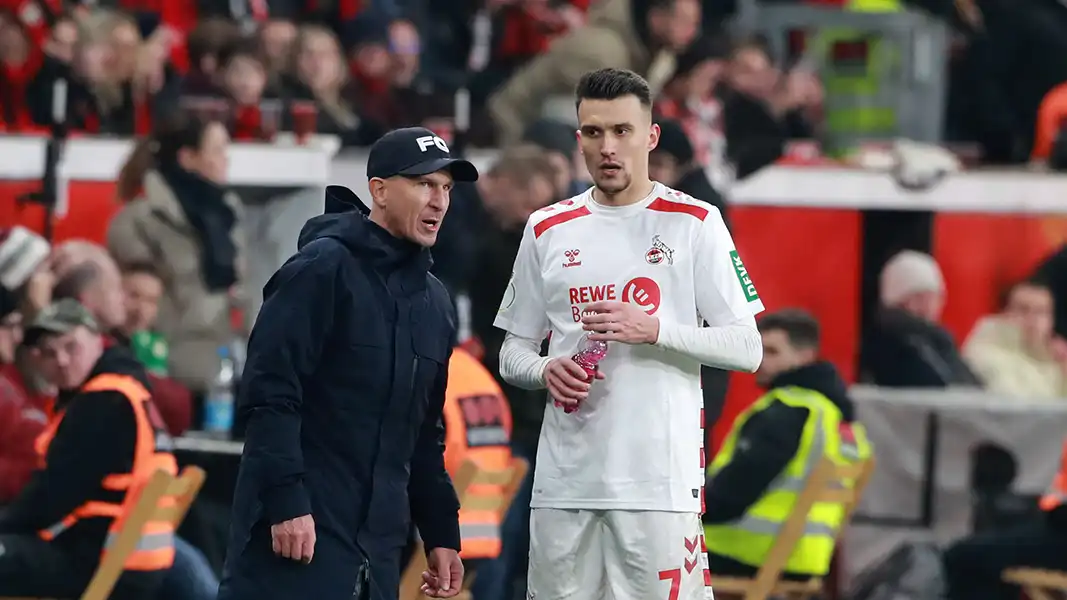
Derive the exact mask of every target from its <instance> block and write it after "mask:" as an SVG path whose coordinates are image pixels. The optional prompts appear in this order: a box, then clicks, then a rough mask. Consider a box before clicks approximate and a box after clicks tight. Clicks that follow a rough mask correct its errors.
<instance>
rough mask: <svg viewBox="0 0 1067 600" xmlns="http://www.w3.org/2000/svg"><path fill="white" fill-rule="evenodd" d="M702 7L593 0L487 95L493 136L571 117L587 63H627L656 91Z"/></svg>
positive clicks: (693, 1) (513, 136)
mask: <svg viewBox="0 0 1067 600" xmlns="http://www.w3.org/2000/svg"><path fill="white" fill-rule="evenodd" d="M700 15H701V8H700V2H699V1H698V0H596V1H595V2H593V4H592V5H591V6H590V7H589V21H588V24H587V25H586V26H585V27H582V28H579V29H576V30H574V31H571V32H569V33H567V34H564V35H563V36H562V37H560V38H559V39H557V40H555V41H554V42H553V43H552V45H551V47H549V49H548V51H546V52H545V53H544V54H541V55H540V56H537V57H536V58H534V59H532V60H531V61H530V62H529V63H527V64H526V65H525V66H523V67H522V68H521V69H520V70H519V71H518V72H517V73H515V75H514V76H513V77H512V78H511V79H510V80H508V81H507V82H506V83H505V84H504V85H503V87H501V89H500V90H498V91H497V92H496V93H495V94H493V96H492V97H490V99H489V113H490V115H491V116H492V118H493V121H494V123H495V124H496V127H497V131H498V132H499V135H500V140H499V141H500V142H501V144H502V145H511V144H514V143H517V142H518V141H519V140H520V139H521V138H522V134H523V132H524V131H525V130H526V126H527V125H528V124H530V123H532V122H534V121H535V120H537V119H539V118H541V117H549V118H557V119H558V118H561V117H564V118H566V119H567V120H574V115H573V113H574V86H575V85H577V84H578V80H579V79H580V78H581V76H582V75H583V74H584V73H586V72H588V71H594V70H596V69H602V68H606V67H613V68H617V69H629V70H631V71H635V72H637V73H638V74H640V75H642V76H644V77H645V79H646V80H648V82H649V85H650V86H651V88H652V92H653V94H654V95H655V94H658V93H659V90H660V89H661V88H662V87H663V85H664V84H665V83H666V82H667V80H668V79H670V77H671V75H672V74H673V73H674V56H675V54H676V53H677V52H680V51H681V50H682V49H684V48H685V47H686V46H688V45H689V43H690V42H692V41H693V38H695V37H696V35H697V33H698V31H699V27H700ZM560 99H561V100H562V106H563V107H564V108H562V109H560V108H558V106H559V104H556V101H557V100H560ZM561 111H562V112H565V113H566V114H556V113H560V112H561Z"/></svg>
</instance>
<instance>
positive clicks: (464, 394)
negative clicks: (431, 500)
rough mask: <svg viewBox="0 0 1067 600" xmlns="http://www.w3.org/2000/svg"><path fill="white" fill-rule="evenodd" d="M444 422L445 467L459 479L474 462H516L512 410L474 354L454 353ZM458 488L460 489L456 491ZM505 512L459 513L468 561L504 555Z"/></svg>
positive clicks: (488, 465) (482, 489)
mask: <svg viewBox="0 0 1067 600" xmlns="http://www.w3.org/2000/svg"><path fill="white" fill-rule="evenodd" d="M442 419H443V420H444V425H445V469H447V470H448V473H449V475H451V476H452V477H453V478H455V476H456V473H457V472H458V471H459V468H460V466H461V465H462V464H463V463H464V462H466V461H468V460H471V461H474V462H475V463H476V464H477V465H478V466H479V467H481V468H483V469H489V470H493V471H501V470H503V469H505V468H507V466H508V463H510V462H511V446H510V443H511V410H510V409H509V408H508V401H507V399H506V398H504V394H503V393H502V392H501V391H500V386H499V385H497V383H496V380H495V379H493V376H492V374H490V373H489V371H488V370H487V369H486V368H485V367H484V366H482V363H480V362H478V359H476V358H474V357H473V356H472V355H471V354H470V353H469V352H467V351H466V350H464V349H462V348H456V349H455V350H453V351H452V358H451V359H450V360H449V361H448V388H447V389H446V391H445V405H444V409H443V411H442ZM457 491H459V490H457ZM470 492H471V493H472V494H480V495H489V496H493V495H499V494H502V493H503V489H502V488H501V487H500V486H483V485H478V486H476V487H474V488H472V489H471V490H470ZM500 521H501V519H500V515H496V514H493V513H492V512H490V511H476V510H469V509H464V508H463V507H462V506H461V507H460V511H459V531H460V536H461V538H462V547H463V549H462V551H461V552H460V557H461V558H463V559H477V558H496V557H497V556H499V555H500Z"/></svg>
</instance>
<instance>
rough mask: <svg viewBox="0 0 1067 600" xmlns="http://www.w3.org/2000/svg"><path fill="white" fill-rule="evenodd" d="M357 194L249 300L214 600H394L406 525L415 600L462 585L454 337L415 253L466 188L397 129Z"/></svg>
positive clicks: (438, 157)
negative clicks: (421, 564) (238, 434)
mask: <svg viewBox="0 0 1067 600" xmlns="http://www.w3.org/2000/svg"><path fill="white" fill-rule="evenodd" d="M367 176H368V177H369V179H370V181H369V188H370V193H371V200H372V206H371V208H370V210H369V211H367V210H366V209H364V207H363V206H362V204H361V203H360V201H359V199H358V198H356V197H355V195H354V194H353V193H352V192H351V191H349V190H347V189H345V188H339V187H330V188H328V189H327V211H326V212H327V214H325V215H322V216H320V217H315V218H314V219H311V220H310V221H308V223H307V224H306V225H305V226H304V230H303V231H302V232H301V235H300V241H299V245H298V252H297V253H296V254H295V255H294V256H293V257H292V258H290V259H289V261H288V262H286V264H285V265H283V266H282V267H281V269H279V270H278V272H277V273H275V274H274V276H273V277H272V278H271V280H270V281H269V282H267V285H266V286H265V288H264V292H263V296H264V303H263V308H262V309H261V311H260V314H259V317H258V319H257V320H256V325H255V328H254V329H253V330H252V335H251V337H250V339H249V342H248V359H247V363H246V365H245V370H244V376H243V379H242V389H241V397H240V399H239V401H238V413H239V416H240V418H242V419H247V439H246V441H245V447H244V456H243V457H242V460H241V470H240V473H239V475H238V479H237V486H236V490H235V494H234V508H233V515H232V525H231V535H230V544H229V551H228V555H227V559H226V568H225V569H224V573H223V581H222V586H221V588H220V590H219V600H270V599H272V598H277V599H279V600H290V599H292V598H314V599H315V600H342V599H344V600H349V599H350V598H353V597H358V595H359V594H357V593H355V592H359V593H361V594H363V597H370V598H373V599H375V600H395V599H396V598H397V594H398V587H399V578H400V572H401V565H400V564H399V563H400V554H401V551H402V549H403V547H404V545H405V542H406V541H407V535H408V526H409V522H410V519H414V522H415V525H416V526H417V527H418V529H419V532H420V534H421V536H422V540H423V542H424V544H425V546H426V548H427V549H428V557H427V558H428V563H429V569H428V571H427V572H426V573H424V574H423V580H424V582H425V584H424V586H423V588H424V591H425V592H426V593H427V594H428V595H430V596H432V597H451V596H454V595H455V594H456V593H458V592H459V588H460V585H461V584H462V580H463V566H462V563H461V562H460V560H459V555H458V550H459V542H460V536H459V514H458V511H459V502H458V500H457V498H456V493H455V490H454V489H453V487H452V481H451V479H450V478H449V476H448V473H447V472H446V471H445V467H444V457H443V449H444V430H443V428H442V426H441V409H442V405H443V403H444V398H445V386H446V384H447V378H448V360H449V356H450V355H451V351H452V347H453V345H454V344H455V341H456V324H455V315H454V312H453V308H452V303H451V301H450V299H449V297H448V292H447V291H446V290H445V287H444V286H443V285H442V284H441V282H440V281H438V280H437V279H436V278H435V277H433V276H432V275H430V274H429V270H430V266H431V264H432V260H431V259H430V252H429V247H430V246H432V245H433V244H434V242H435V241H436V239H437V232H438V228H439V226H440V224H441V221H442V219H443V218H444V216H445V212H446V211H447V210H448V204H449V193H450V191H451V188H452V183H453V181H474V180H476V179H477V178H478V173H477V171H476V170H475V168H474V166H473V165H471V164H470V163H469V162H467V161H464V160H457V159H453V158H451V156H450V153H449V150H448V146H447V145H446V144H445V142H444V141H442V140H441V139H440V138H439V137H437V136H435V135H434V134H433V133H432V132H430V131H429V130H426V129H422V128H409V129H400V130H397V131H393V132H391V133H389V134H386V135H385V136H384V137H382V138H381V140H379V141H378V142H377V143H376V144H375V145H374V146H373V147H372V148H371V152H370V157H369V159H368V162H367ZM346 202H347V203H349V204H354V205H356V207H357V208H358V209H359V210H355V209H352V207H351V206H348V205H347V204H346ZM367 212H369V216H368V215H367V214H365V213H367ZM409 504H410V513H409V510H408V507H409ZM368 571H369V579H367V578H365V575H366V574H368Z"/></svg>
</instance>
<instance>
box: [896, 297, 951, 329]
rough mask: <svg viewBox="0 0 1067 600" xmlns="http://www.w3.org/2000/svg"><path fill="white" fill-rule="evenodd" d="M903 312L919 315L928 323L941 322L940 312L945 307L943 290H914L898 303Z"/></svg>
mask: <svg viewBox="0 0 1067 600" xmlns="http://www.w3.org/2000/svg"><path fill="white" fill-rule="evenodd" d="M900 308H901V309H903V310H904V312H906V313H909V314H911V315H913V316H916V317H919V318H920V319H923V320H925V321H928V322H930V323H940V322H941V312H942V311H943V310H944V308H945V294H944V293H943V292H936V291H935V292H916V293H914V294H912V295H910V296H908V297H907V298H904V300H902V301H901V303H900Z"/></svg>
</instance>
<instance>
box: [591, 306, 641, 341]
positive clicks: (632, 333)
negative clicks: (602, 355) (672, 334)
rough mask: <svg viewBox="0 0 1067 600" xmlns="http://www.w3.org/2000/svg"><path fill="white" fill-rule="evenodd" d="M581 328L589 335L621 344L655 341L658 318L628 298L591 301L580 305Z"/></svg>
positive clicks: (596, 338) (594, 338)
mask: <svg viewBox="0 0 1067 600" xmlns="http://www.w3.org/2000/svg"><path fill="white" fill-rule="evenodd" d="M583 312H588V313H589V314H587V315H585V316H584V317H582V329H584V330H586V331H589V332H591V333H590V334H589V339H592V340H598V341H604V342H622V343H624V344H655V343H656V340H658V339H659V319H657V318H656V317H653V316H651V315H649V314H648V313H646V312H645V311H643V310H641V309H640V308H638V307H637V306H636V305H634V304H631V303H629V302H613V301H603V302H593V303H592V304H587V305H586V306H585V307H584V308H583Z"/></svg>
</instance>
